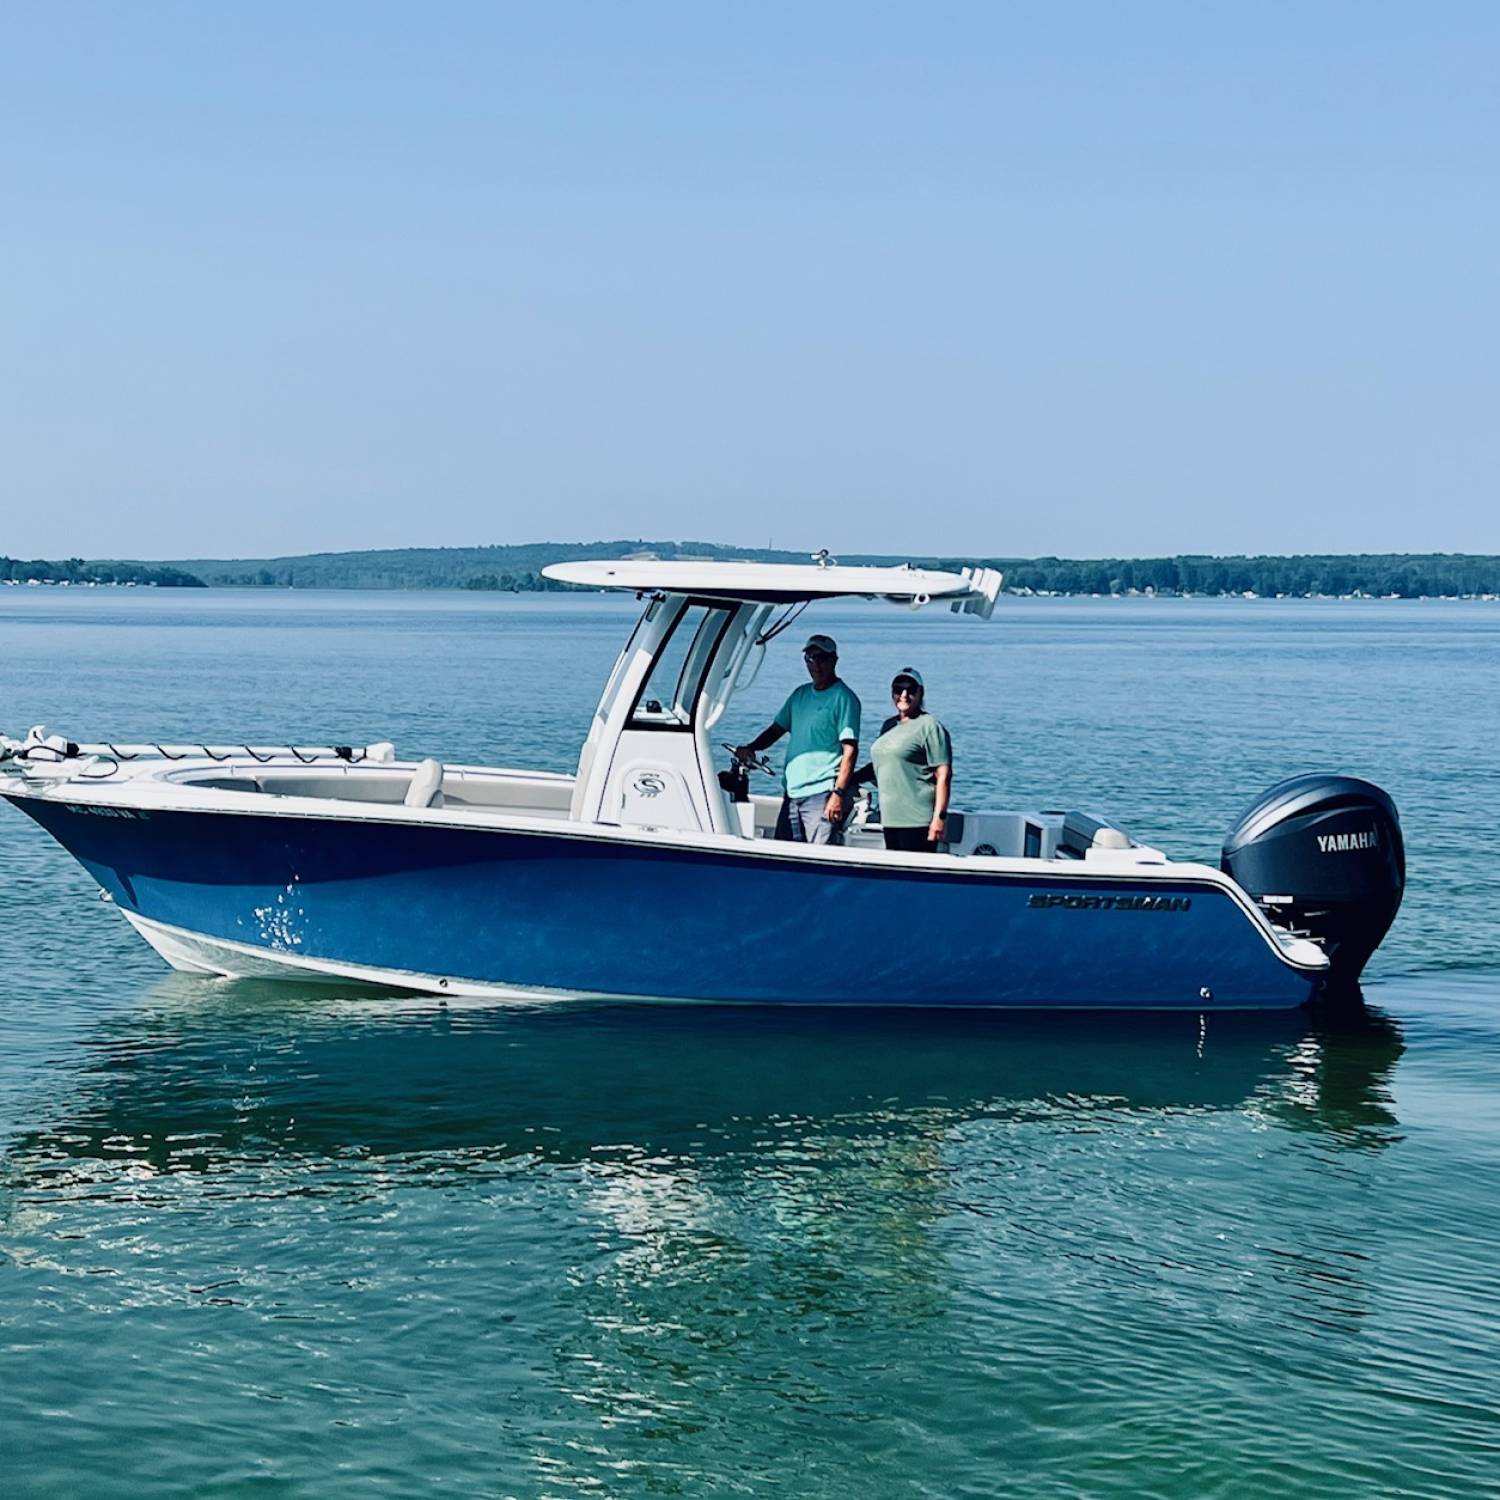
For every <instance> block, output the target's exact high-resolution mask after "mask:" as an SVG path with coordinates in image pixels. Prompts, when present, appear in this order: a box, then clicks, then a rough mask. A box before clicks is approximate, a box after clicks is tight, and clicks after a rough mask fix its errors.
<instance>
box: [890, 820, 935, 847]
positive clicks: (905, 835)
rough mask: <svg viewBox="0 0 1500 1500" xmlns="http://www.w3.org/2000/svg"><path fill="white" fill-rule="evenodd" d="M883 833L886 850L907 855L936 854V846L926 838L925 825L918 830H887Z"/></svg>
mask: <svg viewBox="0 0 1500 1500" xmlns="http://www.w3.org/2000/svg"><path fill="white" fill-rule="evenodd" d="M883 832H884V833H885V847H886V848H887V849H902V850H904V851H905V852H906V853H908V854H936V853H937V845H936V844H934V843H933V842H932V840H931V839H929V838H928V837H927V825H926V824H925V823H923V824H922V825H921V827H919V828H887V829H884V830H883Z"/></svg>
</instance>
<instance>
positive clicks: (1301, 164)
mask: <svg viewBox="0 0 1500 1500" xmlns="http://www.w3.org/2000/svg"><path fill="white" fill-rule="evenodd" d="M1497 100H1500V6H1496V5H1493V4H1465V3H1458V0H1451V3H1444V4H1442V5H1435V6H1416V5H1410V4H1404V3H1403V4H1393V3H1382V0H1362V3H1347V4H1346V3H1332V0H1298V3H1277V0H1266V3H1259V4H1256V5H1241V6H1209V5H1203V4H1199V3H1194V4H1181V5H1173V4H1151V3H1145V0H1142V3H1132V4H1119V3H1117V0H1114V3H1099V4H1085V3H1069V0H1053V3H1035V4H1028V3H1012V4H1005V5H997V4H993V3H984V4H974V5H965V4H942V3H933V4H924V5H910V4H903V5H888V4H881V3H873V0H863V3H859V4H847V5H846V4H834V3H820V4H814V5H809V4H807V3H805V0H803V3H799V4H794V5H792V4H778V3H769V0H768V3H759V4H754V5H746V4H739V5H731V4H727V3H723V4H715V3H708V0H697V3H691V4H664V3H651V0H642V3H639V4H632V5H628V6H627V5H608V4H597V3H596V4H588V5H584V4H571V3H567V0H552V3H549V4H547V5H520V4H502V3H483V4H466V3H455V0H449V3H434V4H430V5H422V6H418V5H413V4H403V5H396V4H385V3H371V0H362V3H336V0H319V3H318V4H315V5H308V4H305V3H297V4H283V3H273V0H261V3H257V4H256V5H253V6H249V5H246V6H238V7H229V6H208V5H202V4H199V3H191V4H177V3H169V0H153V3H151V4H150V5H140V6H121V5H115V4H108V5H93V4H88V3H83V0H76V3H69V4H67V5H36V4H34V3H31V0H24V3H23V0H0V553H6V554H9V555H12V556H20V557H33V556H39V557H56V556H62V555H74V554H76V555H81V556H86V557H136V558H185V557H224V556H246V557H258V556H268V555H281V554H289V553H298V552H306V551H316V550H342V549H353V548H363V547H392V546H438V545H455V546H472V545H475V544H479V543H504V542H521V541H537V540H551V539H557V540H591V539H599V538H610V537H621V536H626V537H637V536H639V537H649V538H662V539H679V540H684V539H693V540H711V541H723V542H733V543H740V544H746V545H752V546H761V545H766V544H767V543H771V544H774V545H776V546H778V547H804V546H805V547H807V548H808V549H809V550H811V549H813V548H817V547H827V548H829V549H830V550H831V551H832V552H833V553H834V554H835V555H837V554H838V553H839V551H840V550H843V551H848V552H889V553H896V554H903V553H905V554H912V555H918V554H930V553H972V554H975V555H1003V556H1030V555H1040V554H1058V555H1063V556H1105V555H1113V556H1132V555H1154V554H1164V553H1176V552H1278V553H1287V552H1301V551H1472V552H1500V503H1497V500H1500V496H1497V493H1496V491H1497V482H1496V481H1497V458H1500V355H1497V351H1500V276H1497V274H1496V267H1497V266H1500V170H1497V169H1500V153H1497V147H1500V104H1497Z"/></svg>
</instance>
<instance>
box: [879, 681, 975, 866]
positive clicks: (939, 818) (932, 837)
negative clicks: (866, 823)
mask: <svg viewBox="0 0 1500 1500" xmlns="http://www.w3.org/2000/svg"><path fill="white" fill-rule="evenodd" d="M922 698H923V687H922V674H921V673H920V672H919V671H917V669H916V668H915V667H902V668H901V670H900V671H899V672H897V673H896V675H895V677H894V678H893V679H892V681H891V702H892V703H893V704H894V705H895V709H896V712H895V714H894V715H893V716H892V717H891V718H889V719H887V720H886V721H885V723H884V724H882V725H881V726H880V737H879V738H878V739H877V740H876V741H875V743H874V744H873V745H871V746H870V764H869V765H867V766H865V767H864V768H863V770H861V771H859V772H858V773H857V775H856V777H855V780H857V781H872V780H873V781H874V783H875V785H876V786H877V787H879V789H880V826H881V828H882V829H883V830H884V831H885V847H886V848H887V849H905V850H917V851H922V852H925V853H928V854H935V853H937V846H938V844H939V843H940V842H941V841H942V839H943V836H944V832H945V825H946V822H947V817H948V794H949V792H950V791H951V789H952V785H953V741H952V739H951V738H950V737H949V735H948V731H947V730H946V729H945V728H944V727H943V726H942V724H941V723H939V722H938V720H936V719H934V718H933V716H932V715H931V714H930V713H927V712H926V711H925V710H924V709H923V707H922Z"/></svg>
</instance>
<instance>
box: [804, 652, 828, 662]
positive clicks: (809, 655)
mask: <svg viewBox="0 0 1500 1500" xmlns="http://www.w3.org/2000/svg"><path fill="white" fill-rule="evenodd" d="M802 660H803V661H832V660H833V658H832V657H831V656H829V654H828V653H827V652H826V651H804V652H803V653H802Z"/></svg>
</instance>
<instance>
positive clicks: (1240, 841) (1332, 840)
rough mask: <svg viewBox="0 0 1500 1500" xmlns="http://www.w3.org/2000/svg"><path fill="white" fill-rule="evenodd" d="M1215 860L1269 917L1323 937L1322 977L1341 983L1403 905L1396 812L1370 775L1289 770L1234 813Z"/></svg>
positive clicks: (1357, 969)
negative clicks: (1325, 961)
mask: <svg viewBox="0 0 1500 1500" xmlns="http://www.w3.org/2000/svg"><path fill="white" fill-rule="evenodd" d="M1220 868H1221V869H1222V870H1223V871H1224V873H1225V874H1226V875H1228V876H1229V877H1230V878H1231V879H1232V880H1233V881H1234V882H1235V884H1236V885H1238V886H1239V887H1240V889H1241V890H1243V891H1246V892H1247V893H1248V894H1249V895H1251V896H1252V897H1254V899H1255V901H1256V902H1257V903H1258V904H1259V906H1260V907H1261V909H1262V910H1263V911H1264V912H1265V913H1266V915H1267V916H1268V917H1270V919H1271V920H1272V921H1273V922H1275V923H1277V924H1278V925H1279V926H1281V927H1286V928H1290V929H1291V931H1293V932H1295V933H1297V934H1299V935H1305V936H1307V937H1310V938H1312V939H1313V940H1314V941H1315V942H1318V943H1320V944H1322V946H1323V948H1324V950H1325V951H1326V952H1327V954H1328V959H1329V964H1330V968H1329V973H1328V987H1329V988H1330V989H1334V990H1340V991H1346V992H1347V991H1349V990H1352V989H1353V988H1355V986H1357V984H1358V982H1359V976H1360V973H1361V972H1362V971H1363V969H1364V966H1365V964H1366V963H1367V962H1368V960H1369V957H1370V955H1371V954H1372V953H1373V952H1374V951H1375V949H1376V948H1377V947H1378V946H1379V944H1380V940H1381V939H1382V938H1383V937H1384V936H1385V935H1386V933H1387V932H1388V931H1389V930H1390V926H1391V923H1392V922H1393V921H1395V918H1396V912H1397V910H1398V909H1399V908H1400V905H1401V896H1402V892H1403V891H1404V890H1405V888H1406V846H1405V844H1404V842H1403V840H1402V837H1401V819H1400V816H1399V815H1398V814H1397V812H1396V804H1395V803H1394V802H1393V801H1392V800H1391V798H1390V795H1389V794H1388V793H1386V792H1384V791H1382V790H1381V789H1380V788H1379V787H1378V786H1376V785H1374V783H1373V782H1369V781H1361V780H1360V779H1359V778H1358V777H1356V776H1339V775H1335V774H1333V773H1331V772H1324V771H1318V772H1313V773H1312V774H1310V775H1306V776H1293V777H1291V778H1290V779H1289V780H1287V781H1282V782H1278V783H1277V784H1276V785H1275V786H1273V787H1272V788H1271V789H1270V790H1269V791H1267V792H1264V793H1262V795H1261V796H1259V797H1257V798H1256V800H1255V801H1254V802H1252V803H1251V804H1250V806H1249V807H1248V808H1247V809H1246V810H1245V811H1244V813H1243V814H1241V816H1240V817H1239V819H1238V820H1237V821H1236V823H1235V824H1234V826H1233V827H1232V828H1231V829H1230V830H1229V832H1228V834H1227V835H1226V836H1225V839H1224V856H1223V860H1222V862H1221V865H1220Z"/></svg>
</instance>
